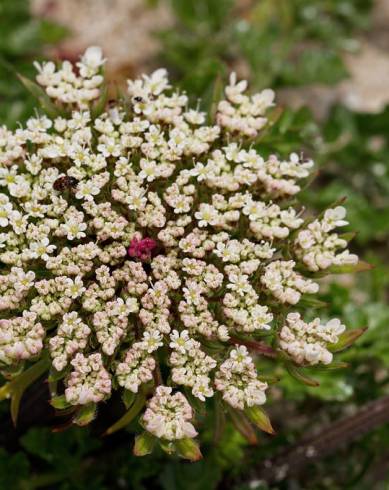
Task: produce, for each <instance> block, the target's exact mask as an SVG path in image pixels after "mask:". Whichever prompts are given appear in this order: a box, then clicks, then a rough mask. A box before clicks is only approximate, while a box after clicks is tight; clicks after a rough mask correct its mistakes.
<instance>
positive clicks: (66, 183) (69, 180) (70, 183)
mask: <svg viewBox="0 0 389 490" xmlns="http://www.w3.org/2000/svg"><path fill="white" fill-rule="evenodd" d="M77 184H78V180H77V179H76V178H74V177H68V176H67V175H65V176H63V177H59V179H57V180H56V181H55V182H54V184H53V188H54V190H56V191H59V192H63V191H65V190H66V189H75V188H76V187H77Z"/></svg>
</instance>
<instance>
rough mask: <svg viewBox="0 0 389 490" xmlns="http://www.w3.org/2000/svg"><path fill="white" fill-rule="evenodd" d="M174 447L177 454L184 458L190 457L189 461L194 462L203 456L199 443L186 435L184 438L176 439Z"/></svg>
mask: <svg viewBox="0 0 389 490" xmlns="http://www.w3.org/2000/svg"><path fill="white" fill-rule="evenodd" d="M174 447H175V449H176V451H177V454H178V455H179V456H180V457H181V458H183V459H188V460H189V461H192V462H194V461H199V460H200V459H202V457H203V455H202V454H201V451H200V447H199V445H198V443H197V442H196V441H195V440H194V439H191V438H190V437H185V438H184V439H178V440H177V441H174Z"/></svg>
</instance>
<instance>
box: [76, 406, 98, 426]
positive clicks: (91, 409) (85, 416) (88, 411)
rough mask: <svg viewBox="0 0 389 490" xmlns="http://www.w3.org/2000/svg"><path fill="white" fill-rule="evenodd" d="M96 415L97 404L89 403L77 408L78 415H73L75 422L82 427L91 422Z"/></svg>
mask: <svg viewBox="0 0 389 490" xmlns="http://www.w3.org/2000/svg"><path fill="white" fill-rule="evenodd" d="M96 415H97V404H96V403H88V404H87V405H83V406H82V407H81V408H80V409H79V410H77V413H76V415H75V416H74V417H73V423H74V424H76V425H79V426H80V427H84V426H85V425H88V424H90V423H91V422H92V421H93V420H94V419H95V418H96Z"/></svg>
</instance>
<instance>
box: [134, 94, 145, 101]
mask: <svg viewBox="0 0 389 490" xmlns="http://www.w3.org/2000/svg"><path fill="white" fill-rule="evenodd" d="M134 102H143V98H142V97H141V96H140V95H136V96H135V97H134Z"/></svg>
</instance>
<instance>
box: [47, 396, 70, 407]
mask: <svg viewBox="0 0 389 490" xmlns="http://www.w3.org/2000/svg"><path fill="white" fill-rule="evenodd" d="M50 405H51V406H52V407H54V408H55V409H57V410H65V409H66V408H69V407H70V406H71V404H70V403H69V402H68V401H67V400H66V398H65V395H58V396H54V397H52V398H51V400H50Z"/></svg>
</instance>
